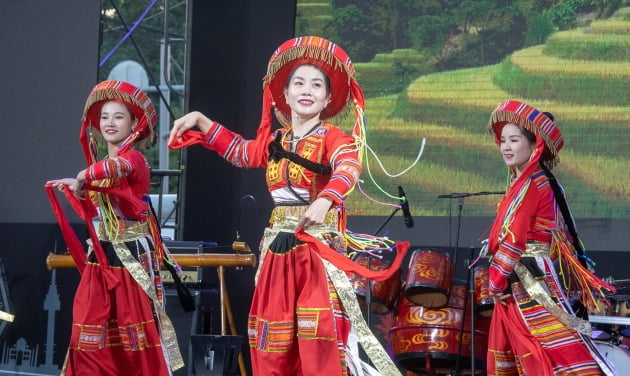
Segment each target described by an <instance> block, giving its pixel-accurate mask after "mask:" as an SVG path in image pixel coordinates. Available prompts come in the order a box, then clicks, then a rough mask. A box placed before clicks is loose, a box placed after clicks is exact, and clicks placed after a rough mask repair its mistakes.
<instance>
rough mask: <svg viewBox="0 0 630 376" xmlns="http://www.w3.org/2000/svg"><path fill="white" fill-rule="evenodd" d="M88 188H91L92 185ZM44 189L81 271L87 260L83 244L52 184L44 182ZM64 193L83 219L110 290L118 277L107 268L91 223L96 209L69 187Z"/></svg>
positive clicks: (107, 265)
mask: <svg viewBox="0 0 630 376" xmlns="http://www.w3.org/2000/svg"><path fill="white" fill-rule="evenodd" d="M89 188H90V189H92V187H89ZM45 189H46V194H47V195H48V199H49V201H50V204H51V206H52V208H53V212H54V214H55V217H56V218H57V223H59V227H60V228H61V234H62V235H63V238H64V240H65V242H66V246H67V247H68V251H69V252H70V256H71V257H72V259H73V260H74V262H75V264H76V265H77V269H79V272H81V273H82V272H83V269H84V268H85V263H86V262H87V256H86V254H85V250H84V249H83V246H82V245H81V242H80V241H79V238H78V237H77V234H76V233H75V232H74V229H72V227H71V226H70V223H69V221H68V217H67V216H66V214H65V212H64V211H63V208H62V207H61V205H60V204H59V200H58V199H57V195H55V190H54V187H53V186H52V184H46V185H45ZM64 194H65V196H66V198H67V199H68V201H69V202H70V205H71V206H72V209H74V211H75V212H76V213H77V215H78V216H79V218H81V219H83V220H84V221H85V224H86V225H87V229H88V233H89V235H90V239H91V240H92V248H93V250H94V254H95V256H96V260H97V261H98V263H99V265H100V266H101V268H102V269H103V277H104V278H105V283H106V286H107V289H108V290H112V289H113V288H114V287H116V285H117V284H118V283H119V281H118V278H116V276H115V275H114V274H113V273H112V271H111V270H110V269H109V264H108V263H107V257H106V256H105V250H103V247H102V245H101V242H100V240H99V239H98V236H97V235H96V230H95V229H94V223H92V218H93V217H94V216H95V215H96V210H95V208H94V206H92V205H91V204H90V202H89V201H88V200H80V199H79V198H77V197H76V196H75V195H74V193H73V192H72V190H70V189H69V188H66V189H64Z"/></svg>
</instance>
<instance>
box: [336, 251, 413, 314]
mask: <svg viewBox="0 0 630 376" xmlns="http://www.w3.org/2000/svg"><path fill="white" fill-rule="evenodd" d="M368 257H370V256H369V255H366V254H364V253H357V256H355V257H354V258H353V260H354V262H356V263H358V264H359V265H362V266H364V267H366V268H367V267H368V262H367V261H368ZM388 267H389V265H388V264H386V263H384V262H383V261H382V260H380V259H378V258H376V257H372V258H371V260H370V269H371V270H384V269H387V268H388ZM348 277H349V278H350V283H351V284H352V287H353V288H354V292H355V294H356V295H357V300H358V301H359V305H360V306H361V308H362V309H367V302H366V297H367V291H368V285H369V283H370V281H369V280H368V279H367V278H363V277H361V276H360V275H358V274H356V273H348ZM400 278H401V272H400V269H399V270H397V271H395V272H394V274H392V276H391V277H389V278H388V279H386V280H385V281H380V282H375V281H372V287H371V288H370V292H371V296H370V297H371V303H370V310H371V312H374V313H387V312H389V311H391V310H392V309H394V306H395V305H396V299H398V295H399V294H400V284H401V281H400Z"/></svg>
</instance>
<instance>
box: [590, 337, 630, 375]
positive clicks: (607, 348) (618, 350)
mask: <svg viewBox="0 0 630 376" xmlns="http://www.w3.org/2000/svg"><path fill="white" fill-rule="evenodd" d="M595 345H597V348H598V349H599V352H600V353H602V355H604V356H605V357H606V358H607V359H608V360H609V361H610V362H611V363H612V364H613V365H614V366H615V368H616V369H617V371H618V372H620V373H619V374H620V375H622V374H624V373H622V372H627V370H628V369H630V352H629V351H628V350H626V349H624V348H623V347H621V346H615V345H611V344H610V343H607V342H602V341H595ZM623 370H626V371H623Z"/></svg>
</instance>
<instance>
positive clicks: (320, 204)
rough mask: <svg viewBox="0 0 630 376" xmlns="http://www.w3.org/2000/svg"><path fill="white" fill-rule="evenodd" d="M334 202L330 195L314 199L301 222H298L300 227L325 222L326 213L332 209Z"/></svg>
mask: <svg viewBox="0 0 630 376" xmlns="http://www.w3.org/2000/svg"><path fill="white" fill-rule="evenodd" d="M332 203H333V202H332V200H331V199H329V198H328V197H320V198H318V199H316V200H315V201H313V203H311V205H310V206H309V207H308V209H306V212H304V215H303V216H302V219H300V222H298V228H300V227H304V228H306V227H308V226H312V225H321V224H322V223H324V219H326V214H327V213H328V210H330V207H331V206H332Z"/></svg>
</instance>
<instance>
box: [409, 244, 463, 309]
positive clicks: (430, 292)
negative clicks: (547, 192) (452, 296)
mask: <svg viewBox="0 0 630 376" xmlns="http://www.w3.org/2000/svg"><path fill="white" fill-rule="evenodd" d="M453 271H454V265H453V260H452V259H451V256H450V255H449V254H448V253H446V252H443V251H440V250H433V249H419V250H416V251H414V252H413V254H412V255H411V259H410V260H409V268H408V270H407V277H406V278H405V296H406V297H407V299H408V300H409V301H410V302H411V303H413V304H417V305H421V306H423V307H426V308H439V307H444V306H445V305H446V304H447V303H448V294H449V290H450V287H451V281H452V279H453Z"/></svg>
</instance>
